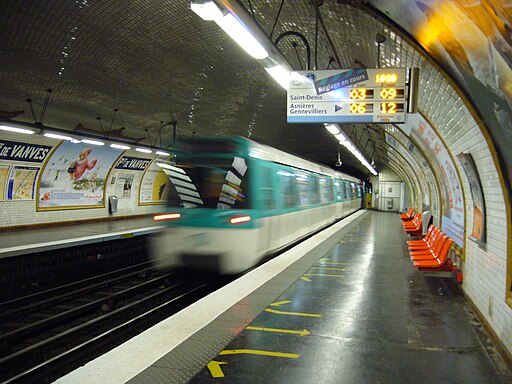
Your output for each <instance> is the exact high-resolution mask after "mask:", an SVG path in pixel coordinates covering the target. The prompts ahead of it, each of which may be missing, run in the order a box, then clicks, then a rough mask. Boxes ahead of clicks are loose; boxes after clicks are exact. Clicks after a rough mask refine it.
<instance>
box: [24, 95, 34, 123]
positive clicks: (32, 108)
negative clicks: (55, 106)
mask: <svg viewBox="0 0 512 384" xmlns="http://www.w3.org/2000/svg"><path fill="white" fill-rule="evenodd" d="M25 101H26V102H27V103H28V106H29V107H30V113H31V114H32V118H33V119H34V124H35V123H37V117H36V112H35V111H34V106H33V105H32V99H26V100H25Z"/></svg>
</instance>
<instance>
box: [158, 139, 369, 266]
mask: <svg viewBox="0 0 512 384" xmlns="http://www.w3.org/2000/svg"><path fill="white" fill-rule="evenodd" d="M158 165H159V166H160V167H161V169H162V170H163V171H164V172H165V174H166V175H167V176H168V177H169V180H170V182H169V183H168V186H167V192H166V193H167V195H168V203H167V205H166V210H165V212H162V213H161V214H158V215H156V216H155V217H154V219H155V220H157V221H158V222H161V223H165V229H164V230H163V231H162V232H161V233H159V234H157V235H156V236H155V237H154V238H153V240H152V244H151V249H152V257H153V260H154V264H155V265H156V266H157V267H159V268H161V269H166V268H170V267H178V266H190V267H196V268H200V269H206V270H210V271H216V272H218V273H221V274H236V273H239V272H242V271H244V270H246V269H248V268H250V267H252V266H254V265H256V264H257V263H258V262H260V261H261V260H262V259H263V258H265V257H267V256H268V255H271V254H273V253H275V252H277V251H279V250H282V249H284V248H285V247H288V246H290V245H291V244H293V243H295V242H298V241H299V240H301V239H303V238H304V237H306V236H308V235H310V234H311V233H313V232H315V231H317V230H319V229H320V228H322V227H324V226H327V225H329V224H331V223H333V222H334V221H336V220H339V219H341V218H343V217H345V216H348V215H349V214H351V213H353V212H355V211H357V210H358V209H360V208H361V207H362V205H363V196H364V191H363V184H362V182H361V180H358V179H356V178H354V177H351V176H349V175H346V174H343V173H340V172H337V171H334V170H332V169H331V168H328V167H325V166H322V165H319V164H316V163H313V162H310V161H307V160H304V159H301V158H299V157H297V156H294V155H291V154H288V153H286V152H283V151H280V150H277V149H274V148H271V147H269V146H266V145H262V144H259V143H257V142H254V141H252V140H249V139H246V138H243V137H232V138H201V139H190V140H185V141H183V142H182V143H181V144H180V148H179V150H177V151H176V152H175V153H174V157H173V160H172V161H166V162H158Z"/></svg>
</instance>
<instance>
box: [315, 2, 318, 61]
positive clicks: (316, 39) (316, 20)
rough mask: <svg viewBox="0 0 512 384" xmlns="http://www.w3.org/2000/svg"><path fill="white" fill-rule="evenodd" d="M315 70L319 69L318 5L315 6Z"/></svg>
mask: <svg viewBox="0 0 512 384" xmlns="http://www.w3.org/2000/svg"><path fill="white" fill-rule="evenodd" d="M315 13H316V17H315V70H317V69H318V6H317V7H316V8H315Z"/></svg>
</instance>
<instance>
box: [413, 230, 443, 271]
mask: <svg viewBox="0 0 512 384" xmlns="http://www.w3.org/2000/svg"><path fill="white" fill-rule="evenodd" d="M452 243H453V240H452V239H450V238H449V237H448V236H447V235H446V234H445V233H443V231H441V230H440V229H439V228H437V227H436V226H435V225H431V226H429V227H428V230H427V233H426V235H425V237H424V238H423V239H419V240H409V241H408V242H407V246H408V248H409V254H410V256H411V260H412V262H413V263H414V266H415V267H416V268H418V269H419V270H420V271H439V270H442V271H451V270H452V269H453V263H452V261H451V260H450V258H449V257H448V254H449V251H450V247H451V246H452Z"/></svg>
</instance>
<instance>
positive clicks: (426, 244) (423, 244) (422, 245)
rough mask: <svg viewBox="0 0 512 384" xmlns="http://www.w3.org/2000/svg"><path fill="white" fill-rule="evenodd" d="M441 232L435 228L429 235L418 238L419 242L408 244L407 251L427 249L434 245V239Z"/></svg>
mask: <svg viewBox="0 0 512 384" xmlns="http://www.w3.org/2000/svg"><path fill="white" fill-rule="evenodd" d="M442 234H443V232H442V231H441V230H440V229H437V228H436V229H435V230H433V231H432V232H430V236H428V237H427V236H425V238H423V239H421V240H419V241H420V242H419V243H415V244H408V248H409V252H411V251H422V250H428V249H430V248H432V247H433V246H434V243H435V241H436V240H437V239H438V238H439V236H441V235H442Z"/></svg>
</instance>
